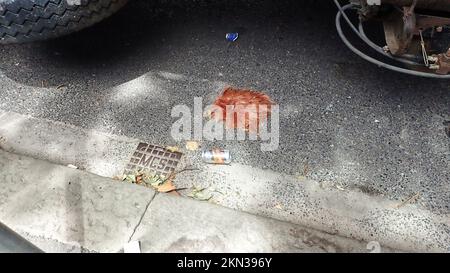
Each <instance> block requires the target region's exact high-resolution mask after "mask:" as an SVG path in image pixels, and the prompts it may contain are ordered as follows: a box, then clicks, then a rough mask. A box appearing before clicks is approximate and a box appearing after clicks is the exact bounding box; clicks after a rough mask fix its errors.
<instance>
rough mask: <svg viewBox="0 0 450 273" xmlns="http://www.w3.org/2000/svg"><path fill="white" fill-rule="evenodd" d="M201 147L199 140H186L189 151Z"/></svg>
mask: <svg viewBox="0 0 450 273" xmlns="http://www.w3.org/2000/svg"><path fill="white" fill-rule="evenodd" d="M199 147H200V144H199V143H198V142H197V141H188V142H186V149H188V150H189V151H197V150H198V148H199Z"/></svg>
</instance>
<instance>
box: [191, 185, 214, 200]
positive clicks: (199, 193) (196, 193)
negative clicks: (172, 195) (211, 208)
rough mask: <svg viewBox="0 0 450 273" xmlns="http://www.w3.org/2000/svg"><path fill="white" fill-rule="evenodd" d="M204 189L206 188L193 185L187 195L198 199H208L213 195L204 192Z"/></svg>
mask: <svg viewBox="0 0 450 273" xmlns="http://www.w3.org/2000/svg"><path fill="white" fill-rule="evenodd" d="M205 190H206V188H200V189H199V188H197V187H193V189H192V191H191V193H190V194H189V195H188V197H190V198H192V199H195V200H198V201H209V200H210V199H211V198H212V197H213V195H212V194H211V193H209V192H206V191H205Z"/></svg>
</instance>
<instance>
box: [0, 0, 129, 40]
mask: <svg viewBox="0 0 450 273" xmlns="http://www.w3.org/2000/svg"><path fill="white" fill-rule="evenodd" d="M127 1H128V0H0V44H9V43H23V42H32V41H38V40H45V39H50V38H56V37H59V36H63V35H67V34H69V33H72V32H75V31H78V30H81V29H83V28H86V27H88V26H91V25H93V24H95V23H97V22H99V21H101V20H103V19H104V18H106V17H108V16H110V15H111V14H113V13H114V12H116V11H117V10H119V9H120V8H121V7H122V6H123V5H125V3H126V2H127Z"/></svg>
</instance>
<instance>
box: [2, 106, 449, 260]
mask: <svg viewBox="0 0 450 273" xmlns="http://www.w3.org/2000/svg"><path fill="white" fill-rule="evenodd" d="M138 143H139V140H136V139H130V138H126V137H119V136H114V135H109V134H104V133H100V132H96V131H92V130H85V129H81V128H78V127H74V126H71V125H67V124H63V123H59V122H53V121H49V120H43V119H36V118H32V117H27V116H23V115H18V114H14V113H3V114H2V113H0V147H3V149H4V150H6V151H9V152H13V153H17V154H23V155H26V156H30V157H34V158H40V159H45V160H48V161H50V162H53V163H55V164H63V165H67V164H73V165H76V166H78V167H80V168H81V169H83V170H86V171H87V172H91V173H94V174H98V175H102V176H106V177H113V176H114V175H118V174H120V173H121V172H122V170H123V168H124V166H125V164H126V162H127V160H128V159H129V156H130V155H131V154H132V153H133V151H134V149H135V148H136V146H137V144H138ZM153 144H155V143H153ZM62 151H64V152H62ZM196 156H197V155H196V154H192V153H186V156H185V162H184V165H187V164H192V165H194V166H195V167H198V169H199V170H198V171H194V172H183V173H180V174H178V175H177V179H176V181H175V184H176V185H177V187H179V188H183V187H186V188H190V187H192V186H193V185H195V186H198V187H208V188H210V189H211V190H214V191H215V193H214V198H213V201H214V202H215V203H217V204H219V205H222V206H225V207H229V208H232V209H236V210H239V211H244V212H248V213H251V214H255V215H259V216H264V217H270V218H274V219H277V220H281V221H284V222H290V223H293V224H296V225H300V226H306V227H309V228H312V229H316V230H321V231H324V232H326V233H328V234H336V235H340V236H344V237H349V238H354V239H356V240H358V241H364V242H371V241H376V242H378V243H379V244H381V246H383V247H388V248H392V249H401V250H404V251H424V252H449V251H450V249H449V246H450V216H449V215H443V214H437V213H434V212H432V211H430V210H427V209H425V208H424V207H423V206H421V205H420V204H408V203H405V204H401V202H400V201H392V200H388V199H386V198H384V197H383V196H375V195H368V194H366V193H363V192H360V191H355V190H352V189H343V188H340V187H338V186H336V185H329V184H326V183H319V182H317V181H313V180H308V179H305V178H298V177H293V176H289V175H285V174H280V173H275V172H272V171H270V170H263V169H258V168H253V167H250V166H245V165H240V164H232V165H231V166H211V165H204V164H201V163H199V160H198V158H197V157H196ZM30 168H32V166H30ZM96 179H97V178H96ZM98 179H99V178H98ZM55 183H56V182H55ZM86 187H87V188H86ZM85 188H86V189H87V190H88V191H90V190H89V186H87V185H86V186H85ZM118 191H120V190H118ZM218 192H220V193H218ZM86 194H88V193H86ZM148 198H149V197H146V198H143V200H141V201H140V202H138V203H139V206H140V207H141V209H142V206H144V205H146V204H148V203H147V202H148ZM138 201H139V200H138ZM0 202H1V201H0ZM399 205H400V206H399ZM180 210H181V209H180ZM141 213H142V211H138V212H135V215H142V214H141ZM183 217H184V216H183ZM194 218H195V217H194ZM135 221H136V219H135V218H133V220H131V219H130V220H128V222H129V223H130V225H131V226H132V224H131V223H134V222H135ZM127 228H129V227H128V226H127ZM124 229H126V228H124ZM126 233H127V234H128V233H129V230H127V232H126ZM128 235H129V234H128ZM125 237H126V236H125ZM56 239H57V240H58V238H56ZM88 249H90V248H88ZM112 249H114V250H115V249H116V248H110V249H107V250H108V251H109V250H112Z"/></svg>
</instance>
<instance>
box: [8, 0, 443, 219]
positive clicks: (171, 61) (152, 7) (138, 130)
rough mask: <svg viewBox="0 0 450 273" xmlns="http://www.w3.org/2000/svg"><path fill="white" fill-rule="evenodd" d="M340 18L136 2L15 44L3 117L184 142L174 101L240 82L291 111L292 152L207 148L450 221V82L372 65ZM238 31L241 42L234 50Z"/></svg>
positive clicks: (267, 6) (284, 148) (305, 11)
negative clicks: (175, 135)
mask: <svg viewBox="0 0 450 273" xmlns="http://www.w3.org/2000/svg"><path fill="white" fill-rule="evenodd" d="M335 13H336V8H335V7H334V6H333V4H332V1H293V0H292V1H275V0H264V1H263V0H254V1H242V0H232V1H218V0H211V1H204V0H201V1H193V0H191V1H187V0H186V1H147V0H136V1H131V3H129V4H128V5H127V6H126V7H125V8H124V9H123V10H122V11H120V12H119V13H118V14H117V15H115V16H113V17H111V18H110V19H108V20H106V21H104V22H102V23H101V24H99V25H97V26H95V27H93V28H90V29H87V30H85V31H82V32H79V33H76V34H74V35H71V36H68V37H64V38H61V39H57V40H52V41H47V42H40V43H33V44H24V45H8V46H1V47H0V75H1V74H3V76H4V77H3V78H0V79H1V81H2V82H1V83H0V94H1V95H0V109H2V110H7V111H15V112H18V113H22V114H30V115H32V116H35V117H38V118H47V119H51V120H57V121H62V122H66V123H69V124H73V125H77V126H81V127H84V128H89V129H96V130H100V131H106V132H111V133H114V134H119V135H126V136H130V137H135V138H139V139H142V140H144V141H148V142H150V143H155V144H161V145H173V144H176V143H175V142H174V140H173V139H172V138H171V137H170V134H169V132H170V127H171V125H172V123H173V122H174V119H173V118H172V117H171V116H170V111H171V109H172V107H173V106H175V105H179V104H186V105H188V106H192V105H193V101H194V97H196V96H200V97H204V98H205V101H208V102H209V101H211V100H212V99H213V98H214V97H215V96H216V95H218V94H219V93H220V90H221V88H222V87H223V86H225V85H227V84H229V85H232V86H237V87H246V88H251V89H255V90H260V91H263V92H265V93H266V94H268V95H270V96H271V97H272V99H273V100H274V101H275V102H276V103H278V104H279V105H280V109H281V114H280V147H279V149H278V150H276V151H273V152H261V151H260V143H258V142H251V141H240V142H237V141H224V142H216V143H205V145H206V146H211V147H212V146H219V147H223V148H227V149H229V150H230V151H231V153H232V155H233V161H234V162H239V163H242V164H247V165H251V166H255V167H259V168H265V169H266V168H267V169H271V170H274V171H276V172H280V173H287V174H292V175H306V176H307V177H308V178H311V179H313V180H316V181H322V182H327V181H331V182H333V183H337V184H339V185H341V186H342V187H346V188H356V189H360V190H362V191H364V192H367V193H369V194H373V195H383V196H386V197H389V198H393V199H401V200H404V199H406V198H407V197H409V196H412V195H414V194H416V193H420V194H421V198H420V204H422V205H423V206H425V207H427V208H428V209H430V210H432V211H433V212H435V213H444V214H447V213H449V202H448V201H449V200H450V186H449V181H450V138H449V137H448V136H447V135H446V133H445V125H444V123H445V122H446V121H448V120H450V91H449V84H450V82H449V81H443V80H430V79H422V78H414V77H409V76H405V75H401V74H396V73H392V72H390V71H387V70H383V69H380V68H378V67H376V66H374V65H372V64H369V63H366V62H365V61H363V60H360V59H358V58H357V57H356V56H354V55H353V54H352V53H351V52H350V51H349V50H347V48H346V47H345V46H344V45H343V44H342V43H341V41H340V40H339V38H338V36H337V34H336V31H335V27H334V16H335ZM230 31H238V32H239V33H240V37H239V39H238V41H237V42H235V43H233V44H230V43H228V42H227V41H225V33H227V32H230ZM144 74H145V76H144V77H143V78H141V80H138V81H134V82H130V81H132V80H134V79H136V78H139V77H141V76H143V75H144ZM11 80H12V81H11ZM11 82H15V83H18V84H21V85H24V86H27V88H20V89H19V88H15V87H14V86H15V85H13V84H12V83H11ZM57 86H59V87H60V88H58V89H52V91H49V89H47V87H57ZM118 86H119V87H118Z"/></svg>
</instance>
